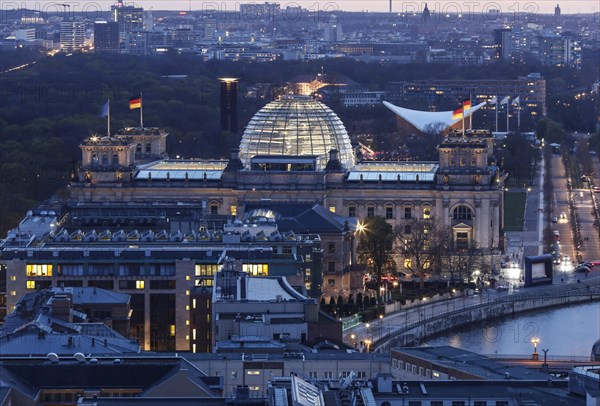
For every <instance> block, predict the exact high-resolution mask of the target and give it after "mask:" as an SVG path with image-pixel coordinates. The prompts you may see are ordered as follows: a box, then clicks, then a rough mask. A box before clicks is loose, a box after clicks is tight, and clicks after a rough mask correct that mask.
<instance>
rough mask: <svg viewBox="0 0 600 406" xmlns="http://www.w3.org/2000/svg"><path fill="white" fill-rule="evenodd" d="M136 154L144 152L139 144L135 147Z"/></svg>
mask: <svg viewBox="0 0 600 406" xmlns="http://www.w3.org/2000/svg"><path fill="white" fill-rule="evenodd" d="M135 151H136V152H142V144H137V145H136V147H135Z"/></svg>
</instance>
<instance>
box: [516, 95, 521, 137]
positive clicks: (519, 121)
mask: <svg viewBox="0 0 600 406" xmlns="http://www.w3.org/2000/svg"><path fill="white" fill-rule="evenodd" d="M517 127H518V129H519V132H521V99H519V103H517Z"/></svg>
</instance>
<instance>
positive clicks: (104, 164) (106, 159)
mask: <svg viewBox="0 0 600 406" xmlns="http://www.w3.org/2000/svg"><path fill="white" fill-rule="evenodd" d="M102 166H108V155H102Z"/></svg>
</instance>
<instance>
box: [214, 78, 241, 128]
mask: <svg viewBox="0 0 600 406" xmlns="http://www.w3.org/2000/svg"><path fill="white" fill-rule="evenodd" d="M219 82H220V83H221V96H220V97H221V104H220V107H221V131H226V132H231V133H234V134H235V133H237V131H238V85H239V82H238V79H235V78H221V79H219Z"/></svg>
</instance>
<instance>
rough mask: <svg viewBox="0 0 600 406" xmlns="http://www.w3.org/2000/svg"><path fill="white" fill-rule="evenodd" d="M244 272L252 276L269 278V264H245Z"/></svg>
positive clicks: (243, 266)
mask: <svg viewBox="0 0 600 406" xmlns="http://www.w3.org/2000/svg"><path fill="white" fill-rule="evenodd" d="M242 270H243V271H244V272H247V273H248V274H250V275H252V276H269V265H267V264H243V265H242Z"/></svg>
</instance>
